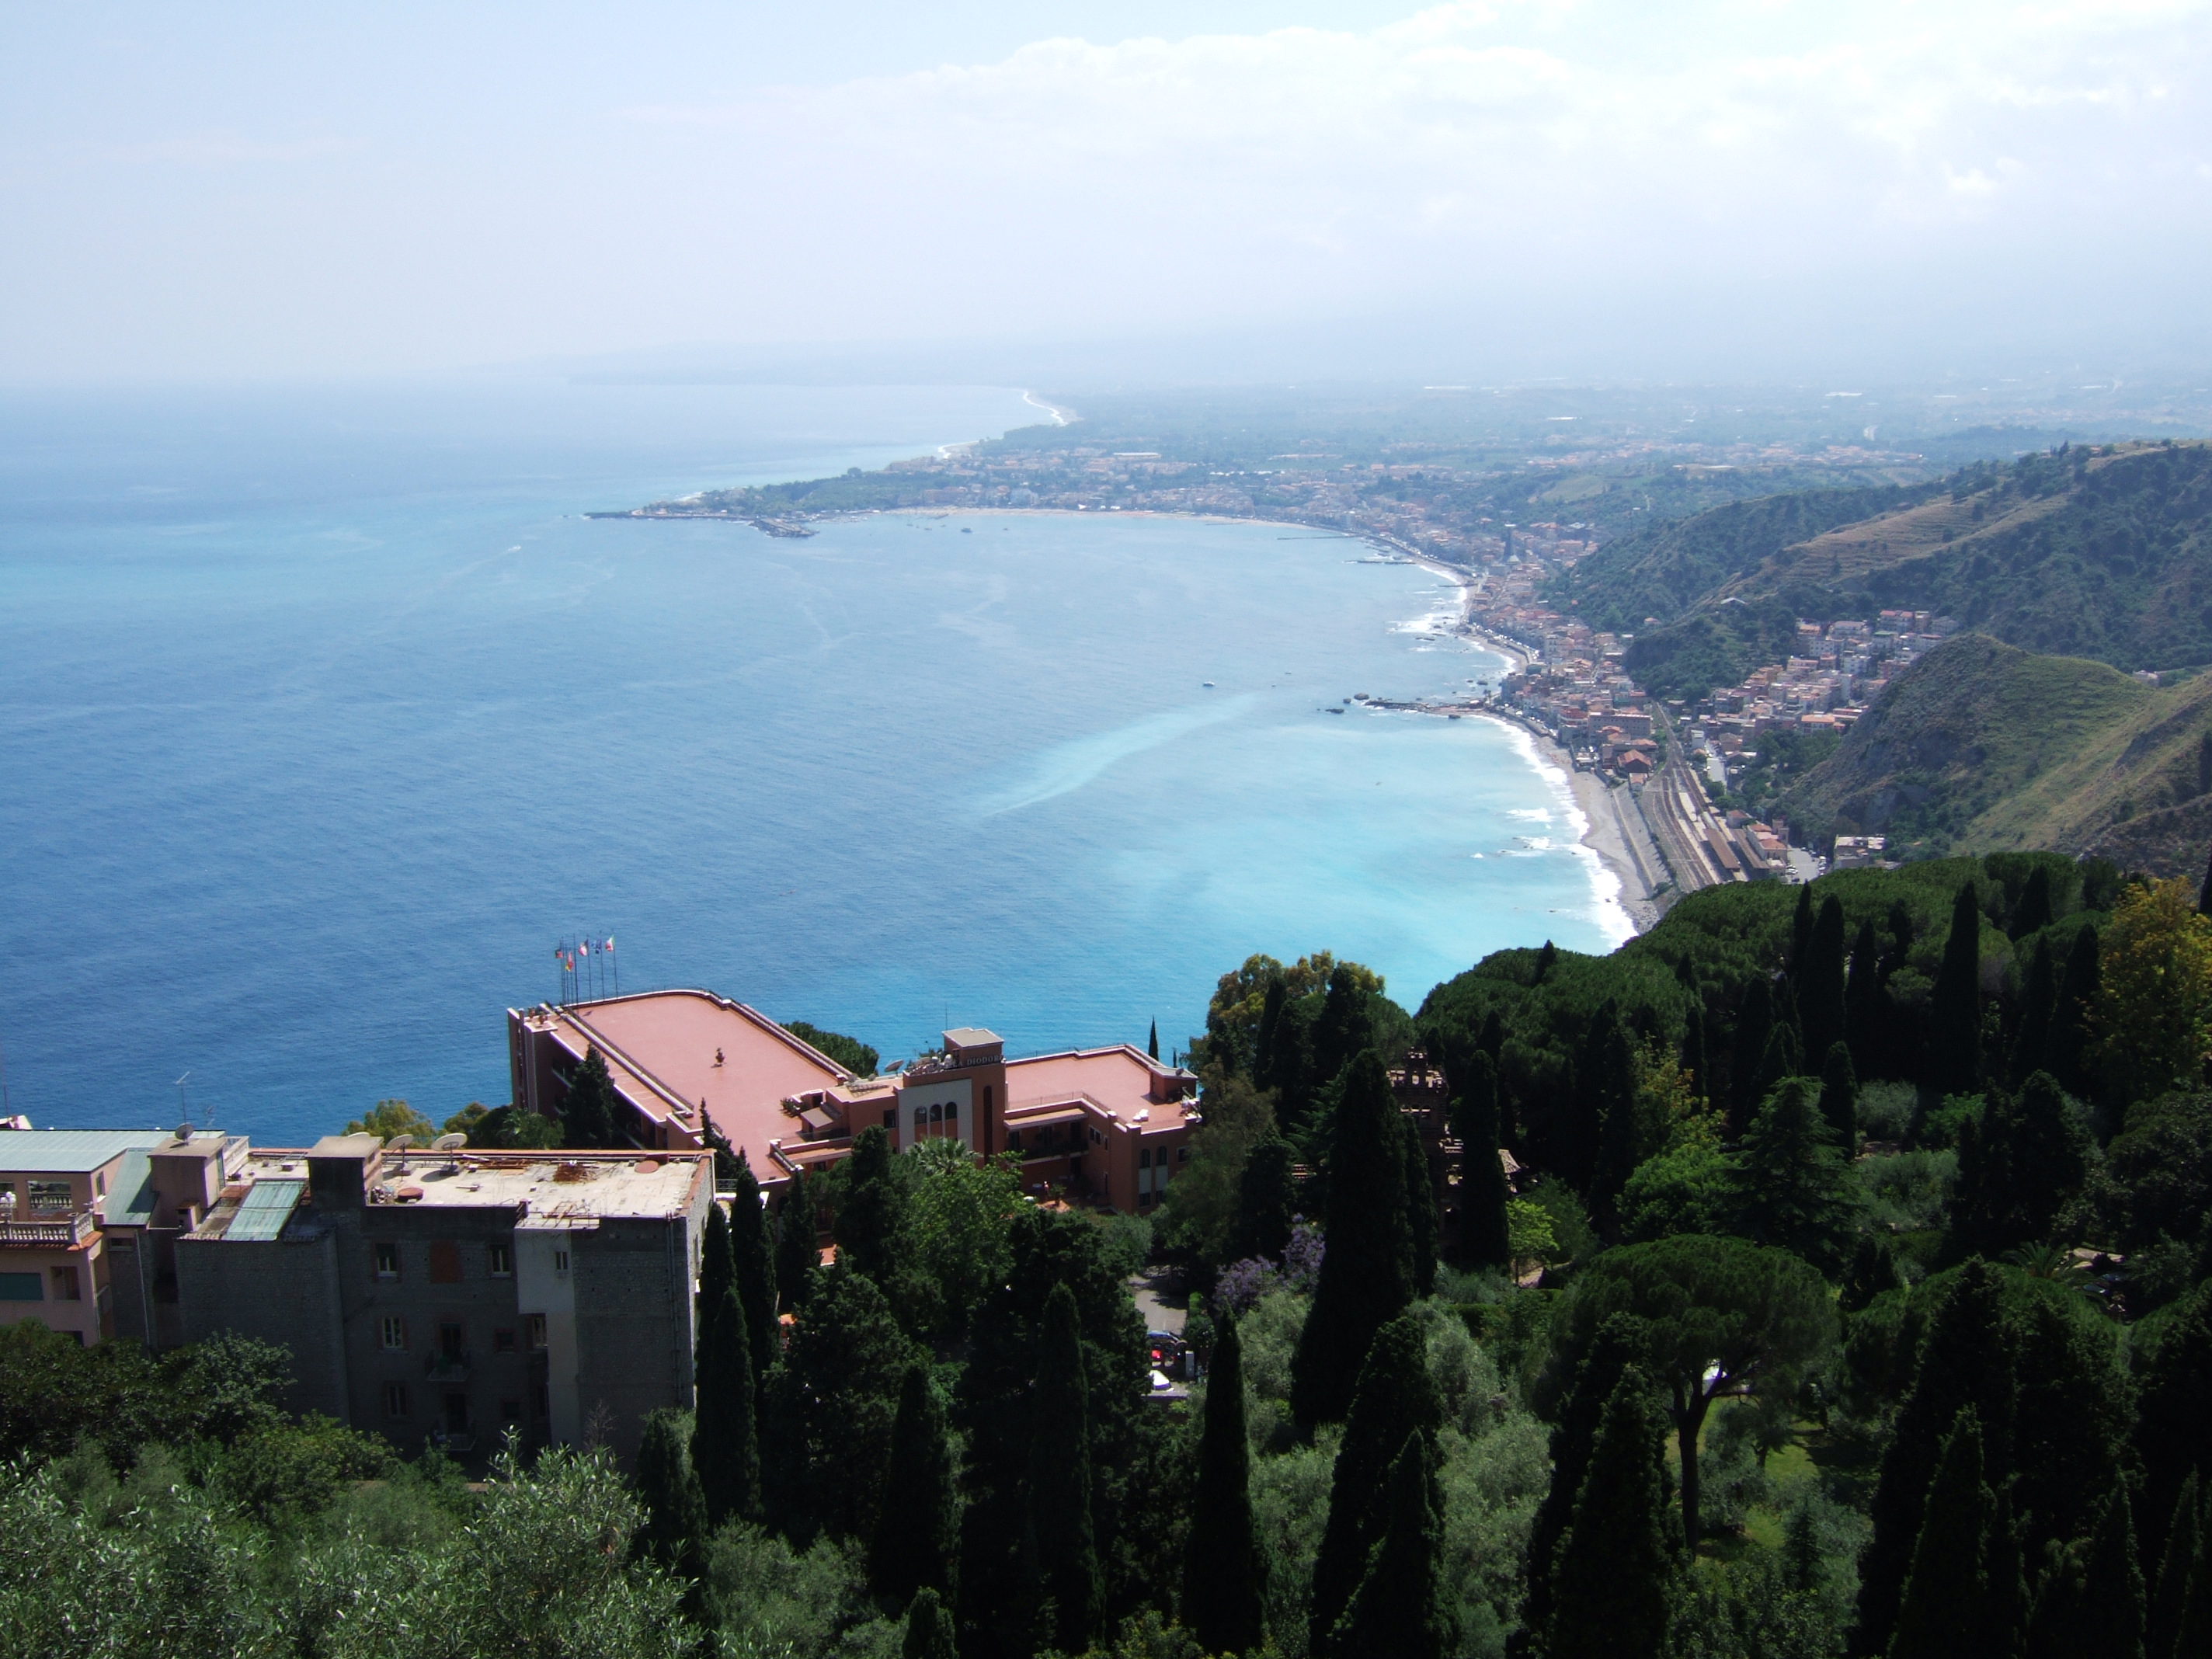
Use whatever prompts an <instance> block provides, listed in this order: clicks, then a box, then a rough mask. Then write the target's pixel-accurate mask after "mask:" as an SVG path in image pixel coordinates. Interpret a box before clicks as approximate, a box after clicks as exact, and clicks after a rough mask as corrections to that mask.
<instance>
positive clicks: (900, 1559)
mask: <svg viewBox="0 0 2212 1659" xmlns="http://www.w3.org/2000/svg"><path fill="white" fill-rule="evenodd" d="M959 1478H960V1471H959V1467H958V1460H957V1458H956V1457H955V1455H954V1454H953V1447H952V1440H951V1436H950V1435H948V1434H947V1433H946V1432H945V1407H944V1405H943V1403H942V1402H940V1401H939V1399H938V1397H937V1390H936V1389H933V1388H931V1387H930V1385H929V1372H928V1370H927V1369H926V1368H925V1367H923V1366H921V1365H914V1366H911V1367H909V1368H908V1370H907V1374H906V1376H905V1378H904V1380H903V1381H902V1383H900V1384H899V1402H898V1416H897V1418H896V1419H894V1421H893V1422H892V1425H891V1451H890V1458H889V1459H888V1460H887V1461H886V1462H885V1463H884V1497H883V1506H882V1508H881V1509H880V1510H878V1511H877V1515H876V1530H875V1535H874V1536H873V1537H872V1539H871V1540H870V1541H869V1543H868V1589H869V1591H870V1592H871V1593H872V1594H873V1595H877V1596H879V1597H881V1598H882V1599H883V1600H884V1601H885V1602H887V1603H888V1604H889V1605H890V1606H892V1607H902V1606H904V1605H905V1604H906V1603H907V1602H908V1601H910V1600H912V1599H913V1597H914V1595H915V1592H916V1591H917V1590H920V1589H924V1588H927V1589H933V1590H936V1591H938V1592H939V1593H941V1594H942V1595H944V1596H945V1599H946V1600H948V1601H950V1600H951V1598H952V1595H953V1592H954V1589H955V1587H956V1585H957V1582H958V1573H959V1567H960V1492H959V1484H958V1483H959Z"/></svg>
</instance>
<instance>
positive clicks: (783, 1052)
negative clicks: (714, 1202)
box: [527, 991, 853, 1174]
mask: <svg viewBox="0 0 2212 1659" xmlns="http://www.w3.org/2000/svg"><path fill="white" fill-rule="evenodd" d="M527 1018H530V1019H531V1020H532V1021H533V1022H534V1023H536V1024H538V1026H539V1028H540V1029H543V1030H551V1031H552V1032H553V1034H554V1035H555V1036H556V1038H557V1039H558V1040H559V1042H561V1044H562V1047H563V1048H568V1050H569V1051H570V1052H571V1053H572V1054H575V1055H576V1056H577V1057H578V1058H579V1059H581V1058H582V1057H583V1054H584V1052H585V1050H586V1048H588V1047H589V1046H591V1045H592V1044H594V1043H596V1044H597V1045H598V1047H599V1052H600V1054H603V1055H605V1057H606V1061H607V1067H608V1070H609V1072H610V1073H611V1074H612V1075H613V1077H614V1079H615V1082H616V1085H617V1087H619V1088H620V1089H621V1090H622V1091H623V1094H625V1095H626V1096H628V1097H629V1098H630V1099H631V1100H633V1101H635V1102H636V1103H638V1104H639V1105H640V1106H641V1107H643V1108H644V1109H645V1110H646V1111H647V1112H648V1113H650V1114H652V1115H653V1116H655V1117H659V1118H668V1117H671V1116H672V1117H674V1118H675V1121H677V1123H678V1125H680V1126H682V1127H684V1128H685V1129H687V1130H689V1131H690V1133H693V1134H697V1133H700V1127H699V1117H698V1112H699V1106H700V1103H701V1102H702V1101H703V1102H705V1103H706V1109H707V1116H708V1120H709V1121H712V1122H713V1124H714V1127H716V1128H718V1129H720V1131H721V1132H722V1133H724V1134H725V1135H726V1136H728V1137H729V1141H730V1145H731V1146H733V1147H735V1148H737V1149H738V1151H741V1152H745V1153H746V1154H747V1155H748V1156H749V1158H750V1161H751V1163H752V1166H753V1170H754V1171H755V1173H756V1174H763V1173H764V1172H765V1171H766V1170H768V1168H769V1157H768V1143H769V1141H771V1140H796V1139H798V1138H799V1121H798V1120H797V1119H796V1118H793V1117H792V1116H790V1115H788V1114H787V1113H786V1112H785V1111H784V1109H783V1103H784V1102H785V1101H786V1100H787V1099H789V1098H790V1097H792V1096H793V1095H801V1094H807V1093H810V1092H812V1091H817V1090H822V1089H840V1088H844V1087H846V1086H847V1085H849V1084H850V1083H851V1081H852V1080H853V1074H852V1073H850V1072H848V1071H847V1070H846V1069H845V1068H844V1067H843V1066H840V1065H838V1064H837V1062H836V1061H835V1060H831V1059H830V1058H829V1056H828V1055H827V1054H823V1053H821V1052H820V1051H819V1050H817V1049H815V1048H811V1047H809V1046H808V1045H807V1044H806V1043H805V1042H801V1041H799V1038H797V1037H795V1036H792V1034H791V1033H790V1032H788V1031H787V1030H784V1029H783V1028H782V1027H781V1025H778V1024H776V1023H775V1021H774V1020H772V1019H770V1018H768V1016H767V1015H765V1014H763V1013H761V1012H758V1011H757V1010H756V1009H752V1008H749V1007H747V1006H745V1005H744V1003H742V1002H732V1001H731V1000H729V999H728V998H726V997H719V996H716V995H715V994H714V993H713V992H711V991H653V992H647V993H645V994H641V995H637V996H629V997H617V998H614V999H611V1000H608V1001H605V1002H586V1003H578V1004H572V1005H570V1006H565V1007H561V1008H554V1009H545V1008H537V1009H532V1011H531V1012H530V1013H529V1015H528V1016H527ZM716 1054H720V1056H721V1060H720V1064H717V1063H716V1060H715V1055H716ZM679 1106H680V1107H682V1108H684V1109H685V1110H686V1111H688V1113H689V1114H690V1115H688V1116H687V1115H684V1114H683V1113H680V1112H678V1107H679Z"/></svg>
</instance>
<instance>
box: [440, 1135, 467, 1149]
mask: <svg viewBox="0 0 2212 1659" xmlns="http://www.w3.org/2000/svg"><path fill="white" fill-rule="evenodd" d="M468 1144H469V1138H468V1137H467V1136H466V1135H440V1136H439V1137H438V1138H437V1139H435V1140H434V1141H432V1142H431V1143H430V1150H431V1151H432V1152H459V1151H460V1149H461V1148H462V1147H464V1146H467V1145H468Z"/></svg>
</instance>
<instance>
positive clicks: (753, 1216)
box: [716, 1152, 783, 1384]
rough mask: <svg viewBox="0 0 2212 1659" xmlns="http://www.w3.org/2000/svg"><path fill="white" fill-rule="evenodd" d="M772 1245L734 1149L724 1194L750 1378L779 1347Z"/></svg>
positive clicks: (756, 1193) (755, 1190)
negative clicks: (732, 1181)
mask: <svg viewBox="0 0 2212 1659" xmlns="http://www.w3.org/2000/svg"><path fill="white" fill-rule="evenodd" d="M716 1207H717V1208H719V1207H720V1206H716ZM773 1249H774V1247H773V1246H771V1245H770V1244H769V1237H768V1211H767V1210H766V1208H764V1207H763V1204H762V1201H761V1189H760V1183H759V1182H757V1181H755V1180H754V1179H753V1169H752V1165H751V1164H750V1163H749V1162H747V1160H746V1158H745V1155H744V1153H743V1152H739V1153H738V1176H737V1186H736V1189H735V1190H734V1191H733V1192H732V1194H731V1195H730V1256H731V1262H732V1267H733V1269H734V1271H735V1274H736V1283H737V1287H738V1304H739V1305H740V1306H742V1307H743V1308H744V1310H745V1349H746V1352H747V1353H748V1354H749V1355H750V1357H751V1359H752V1362H753V1380H754V1382H755V1383H756V1384H757V1383H758V1382H759V1380H760V1379H761V1378H762V1377H763V1376H766V1375H767V1374H768V1368H769V1365H770V1364H772V1363H773V1362H774V1361H775V1357H776V1355H777V1354H778V1353H780V1352H782V1349H783V1340H782V1334H781V1329H780V1328H779V1327H778V1326H777V1324H776V1322H775V1262H774V1261H773V1260H772V1259H771V1258H772V1255H773Z"/></svg>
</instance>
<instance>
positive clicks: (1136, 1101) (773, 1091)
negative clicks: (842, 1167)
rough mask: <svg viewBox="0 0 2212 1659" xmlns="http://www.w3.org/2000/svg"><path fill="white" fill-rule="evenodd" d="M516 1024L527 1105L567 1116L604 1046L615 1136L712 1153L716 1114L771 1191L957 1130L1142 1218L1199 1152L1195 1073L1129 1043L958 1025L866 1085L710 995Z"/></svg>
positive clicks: (511, 1036) (606, 1004)
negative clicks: (871, 1144)
mask: <svg viewBox="0 0 2212 1659" xmlns="http://www.w3.org/2000/svg"><path fill="white" fill-rule="evenodd" d="M592 1048H598V1049H599V1053H600V1054H601V1055H602V1056H603V1057H604V1058H605V1060H606V1063H607V1072H608V1074H609V1076H610V1077H611V1078H612V1079H613V1081H614V1085H615V1092H616V1094H617V1097H618V1104H617V1129H618V1130H619V1131H621V1132H623V1133H626V1134H627V1135H628V1136H629V1138H630V1139H632V1140H635V1142H636V1143H637V1144H638V1145H639V1146H641V1147H646V1148H650V1149H655V1150H660V1151H666V1152H680V1151H688V1150H695V1149H697V1148H700V1147H703V1146H706V1145H707V1144H708V1141H707V1125H708V1124H709V1123H711V1124H713V1125H714V1127H715V1128H716V1129H718V1130H719V1131H720V1132H721V1133H722V1134H723V1135H725V1136H726V1137H727V1139H728V1140H729V1142H730V1145H731V1146H732V1147H734V1148H737V1149H739V1150H741V1151H743V1152H745V1153H746V1154H747V1156H748V1158H749V1159H750V1163H751V1164H752V1168H753V1172H754V1174H755V1175H756V1176H758V1177H759V1179H760V1182H761V1184H762V1186H763V1187H764V1188H769V1189H770V1190H771V1191H774V1190H777V1189H781V1188H783V1187H786V1186H787V1185H788V1184H789V1182H790V1181H791V1178H792V1176H794V1175H796V1174H797V1173H799V1171H801V1170H811V1169H818V1168H820V1167H822V1166H823V1165H825V1164H832V1163H835V1162H836V1161H837V1160H839V1159H841V1158H844V1157H845V1156H846V1155H847V1154H848V1152H850V1151H851V1150H852V1145H853V1137H854V1135H856V1134H858V1133H860V1131H861V1130H863V1129H866V1128H868V1127H872V1126H880V1127H882V1128H883V1129H884V1131H885V1132H886V1133H888V1134H889V1135H890V1138H891V1144H892V1146H894V1147H895V1148H896V1149H898V1150H901V1151H903V1150H905V1149H907V1148H909V1147H912V1146H917V1145H919V1144H920V1143H921V1142H922V1141H924V1140H936V1139H949V1140H957V1141H958V1142H960V1144H961V1145H963V1146H966V1147H968V1148H969V1149H970V1150H971V1151H972V1152H975V1154H976V1155H977V1156H979V1157H989V1156H994V1155H995V1154H998V1153H1001V1152H1012V1153H1015V1154H1017V1155H1018V1156H1019V1157H1020V1158H1021V1161H1022V1182H1023V1186H1024V1189H1025V1190H1026V1191H1028V1192H1030V1194H1033V1195H1035V1196H1037V1197H1044V1196H1046V1195H1048V1194H1053V1193H1055V1192H1065V1193H1066V1194H1068V1195H1069V1196H1070V1197H1071V1198H1075V1199H1079V1200H1089V1201H1091V1202H1092V1203H1097V1204H1103V1205H1108V1206H1112V1207H1113V1208H1115V1209H1120V1210H1127V1211H1132V1212H1136V1213H1139V1214H1142V1213H1143V1212H1146V1211H1148V1210H1150V1209H1151V1208H1152V1206H1153V1205H1155V1204H1156V1203H1158V1201H1159V1199H1160V1196H1161V1194H1164V1193H1165V1192H1166V1190H1167V1188H1168V1182H1169V1181H1170V1178H1171V1176H1173V1174H1174V1172H1175V1171H1176V1169H1177V1168H1178V1167H1179V1166H1181V1165H1182V1164H1183V1163H1184V1162H1185V1161H1187V1160H1188V1158H1189V1157H1190V1135H1191V1132H1192V1130H1194V1129H1195V1128H1196V1127H1198V1126H1199V1123H1200V1117H1199V1114H1198V1103H1197V1099H1196V1096H1197V1091H1198V1079H1197V1078H1196V1076H1195V1075H1194V1074H1193V1073H1191V1072H1189V1071H1188V1070H1187V1069H1185V1068H1184V1067H1182V1066H1164V1065H1162V1064H1161V1063H1160V1062H1159V1061H1158V1060H1154V1059H1152V1058H1151V1057H1150V1056H1149V1055H1147V1054H1145V1053H1144V1052H1143V1050H1141V1049H1139V1048H1133V1047H1131V1046H1130V1045H1128V1044H1127V1043H1121V1044H1117V1045H1115V1047H1113V1048H1084V1049H1078V1050H1073V1051H1071V1052H1068V1053H1066V1054H1038V1055H1035V1056H1032V1057H1030V1058H1028V1059H1023V1060H1008V1059H1007V1058H1006V1045H1005V1044H1004V1043H1003V1042H1000V1039H999V1037H998V1036H996V1035H995V1034H994V1033H993V1032H990V1031H983V1030H953V1031H947V1032H945V1043H944V1048H943V1051H942V1052H941V1053H939V1054H932V1055H927V1056H925V1057H923V1058H922V1059H921V1060H915V1061H912V1062H910V1063H908V1064H906V1065H904V1066H894V1067H892V1068H890V1070H889V1071H887V1072H886V1073H884V1075H882V1076H879V1077H868V1078H863V1077H855V1076H854V1074H853V1073H850V1072H848V1071H847V1070H846V1069H845V1068H844V1067H843V1066H840V1065H838V1064H837V1063H836V1061H835V1060H831V1059H830V1058H829V1056H828V1055H826V1054H822V1053H821V1052H819V1051H818V1050H817V1049H815V1048H811V1047H810V1046H809V1045H807V1044H806V1043H805V1042H801V1041H800V1040H799V1038H798V1037H796V1036H793V1035H792V1034H791V1033H790V1032H789V1031H787V1030H784V1029H783V1027H781V1025H778V1024H776V1023H775V1021H774V1020H771V1019H769V1018H767V1016H765V1015H763V1014H761V1013H759V1012H756V1011H755V1010H753V1009H751V1008H748V1007H747V1006H744V1004H743V1003H741V1002H732V1001H730V1000H728V999H727V998H726V997H720V996H716V995H715V994H713V993H712V992H708V991H655V992H648V993H646V994H641V995H637V996H625V997H612V998H609V999H607V1000H604V1001H599V1002H581V1003H568V1004H564V1005H561V1006H555V1005H552V1004H540V1005H539V1006H537V1007H535V1008H528V1009H513V1008H510V1009H509V1010H508V1011H507V1052H508V1059H509V1064H510V1065H511V1066H512V1068H513V1087H514V1095H513V1100H514V1104H515V1106H516V1107H517V1108H518V1109H528V1110H532V1111H537V1112H544V1113H557V1112H558V1111H559V1110H560V1108H561V1104H562V1101H563V1100H564V1099H565V1098H566V1097H567V1095H568V1085H569V1080H570V1079H571V1078H572V1077H573V1076H574V1070H575V1067H576V1066H577V1064H578V1063H579V1062H580V1060H582V1059H583V1058H584V1056H585V1054H586V1053H587V1052H588V1051H589V1050H590V1049H592ZM625 1114H626V1119H625Z"/></svg>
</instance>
